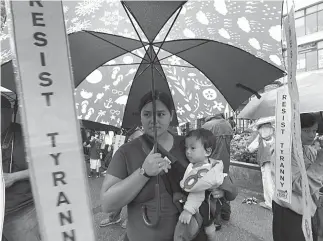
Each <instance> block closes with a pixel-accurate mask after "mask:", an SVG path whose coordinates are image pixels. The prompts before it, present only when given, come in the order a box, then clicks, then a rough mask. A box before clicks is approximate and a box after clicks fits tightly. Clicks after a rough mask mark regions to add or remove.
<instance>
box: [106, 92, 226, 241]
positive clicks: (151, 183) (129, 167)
mask: <svg viewBox="0 0 323 241" xmlns="http://www.w3.org/2000/svg"><path fill="white" fill-rule="evenodd" d="M155 96H156V112H157V116H156V128H157V136H158V137H157V140H158V143H159V144H160V145H161V146H162V147H163V148H164V149H166V151H169V152H170V153H171V154H172V155H174V156H176V157H177V158H178V159H182V160H185V163H186V165H188V161H187V159H186V157H185V149H184V148H183V146H182V143H183V142H182V141H183V137H180V136H173V135H171V134H170V133H169V132H168V131H167V130H168V127H169V124H170V122H171V120H172V118H173V115H172V113H173V109H172V100H171V98H170V97H169V96H168V95H167V94H165V93H161V92H158V91H156V95H155ZM152 101H153V100H152V93H148V94H146V95H145V96H144V97H143V98H142V100H141V103H140V106H139V110H140V116H141V123H142V126H143V129H144V133H145V134H146V135H149V136H153V131H154V128H153V117H152V113H153V105H152ZM145 153H146V152H145V151H144V150H143V146H142V141H141V139H140V138H137V139H135V140H133V141H131V142H128V143H126V144H124V145H123V146H121V147H120V148H119V149H118V151H117V152H116V153H115V155H114V156H113V159H112V161H111V163H110V166H109V168H108V174H107V176H106V178H105V180H104V183H103V186H102V192H101V195H102V208H103V211H104V212H114V211H117V210H119V209H121V208H122V207H124V206H126V205H127V209H128V224H127V236H126V238H125V240H130V241H141V240H145V241H172V240H173V234H174V230H175V226H176V223H177V221H178V217H179V211H178V209H177V207H176V206H175V204H174V203H173V200H172V199H173V197H172V195H171V194H170V193H168V191H167V187H166V185H165V184H164V182H163V179H162V178H160V199H161V212H160V221H159V223H158V226H157V227H154V228H151V227H148V226H146V224H145V223H144V221H143V218H142V206H143V205H145V206H146V207H147V215H148V218H150V219H154V217H155V216H156V213H155V212H156V199H155V198H154V195H155V194H154V188H155V184H156V176H157V175H158V174H159V173H161V171H165V172H168V170H169V172H173V173H176V174H177V175H176V176H177V178H178V183H179V181H180V180H181V178H182V177H183V175H184V172H185V169H186V167H183V166H181V164H178V163H177V162H176V163H175V164H173V165H172V167H171V166H170V165H169V163H168V162H167V161H166V159H164V158H162V157H161V154H159V153H153V151H151V152H150V153H149V155H147V154H145ZM173 176H174V175H173ZM213 194H214V195H215V196H217V197H221V196H223V195H224V192H223V191H222V190H219V191H218V192H217V193H213ZM195 240H199V241H204V240H206V236H205V234H204V233H200V234H199V235H198V236H197V237H196V239H195Z"/></svg>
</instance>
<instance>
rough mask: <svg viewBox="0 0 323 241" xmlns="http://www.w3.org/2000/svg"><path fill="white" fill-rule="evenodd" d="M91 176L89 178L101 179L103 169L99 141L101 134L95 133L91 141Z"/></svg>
mask: <svg viewBox="0 0 323 241" xmlns="http://www.w3.org/2000/svg"><path fill="white" fill-rule="evenodd" d="M89 145H90V169H91V170H90V174H89V178H91V177H93V176H95V177H96V178H98V177H100V167H101V141H100V139H99V133H98V132H95V133H94V136H91V139H90V144H89Z"/></svg>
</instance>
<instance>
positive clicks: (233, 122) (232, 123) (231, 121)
mask: <svg viewBox="0 0 323 241" xmlns="http://www.w3.org/2000/svg"><path fill="white" fill-rule="evenodd" d="M228 121H229V123H230V125H231V127H232V130H235V128H236V123H235V121H234V119H233V116H230V117H229V119H228Z"/></svg>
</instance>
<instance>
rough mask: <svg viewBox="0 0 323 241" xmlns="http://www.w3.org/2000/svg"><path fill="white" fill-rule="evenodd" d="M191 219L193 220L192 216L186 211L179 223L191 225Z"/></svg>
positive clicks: (180, 217)
mask: <svg viewBox="0 0 323 241" xmlns="http://www.w3.org/2000/svg"><path fill="white" fill-rule="evenodd" d="M191 218H192V214H191V213H190V212H189V211H187V210H185V209H184V210H183V212H182V213H181V215H180V216H179V221H180V222H181V223H184V224H189V223H190V221H191Z"/></svg>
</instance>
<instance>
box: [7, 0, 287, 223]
mask: <svg viewBox="0 0 323 241" xmlns="http://www.w3.org/2000/svg"><path fill="white" fill-rule="evenodd" d="M43 4H50V2H48V1H47V2H46V1H44V2H43ZM281 8H282V2H281V1H268V2H265V3H264V2H263V1H262V2H260V1H248V2H247V1H225V0H217V1H122V2H119V1H107V0H91V1H87V0H85V1H66V2H65V6H64V13H65V17H66V18H65V22H66V26H67V32H68V33H70V36H69V42H70V51H71V58H72V65H73V71H74V77H75V86H76V87H77V89H76V91H75V99H76V102H77V103H76V108H77V110H78V115H79V116H78V117H79V118H84V119H86V120H90V121H96V122H101V123H105V124H110V125H114V126H117V127H120V126H122V127H132V126H134V125H138V124H140V118H139V114H138V113H137V111H136V110H137V107H138V105H139V100H140V98H141V97H142V96H143V95H144V94H145V93H147V92H148V91H150V90H153V92H154V89H158V90H161V91H163V92H166V93H168V94H169V95H171V96H172V97H173V101H174V108H175V107H176V114H177V118H176V119H175V123H174V124H177V122H178V121H180V122H187V121H193V120H195V119H196V118H197V117H202V116H204V115H210V114H215V113H216V112H217V111H222V108H224V104H223V103H224V98H223V97H225V99H226V100H227V102H228V103H229V104H230V105H231V107H232V108H233V109H236V108H237V107H238V106H239V105H240V104H241V103H242V102H243V101H245V100H246V99H247V98H248V97H250V96H251V95H252V94H254V93H255V92H256V91H257V90H259V89H261V88H263V87H264V86H265V85H267V84H269V83H270V82H272V81H274V80H276V79H278V78H280V77H282V76H283V74H284V72H283V66H282V53H281V42H280V41H281V36H280V35H281V26H280V25H281V15H282V10H281ZM1 40H4V43H5V41H7V40H8V34H7V35H6V34H5V31H4V32H2V35H1ZM2 46H4V45H2ZM10 55H11V53H10V50H9V49H8V48H2V49H1V61H3V60H4V61H5V60H6V59H10V57H11V56H10ZM102 65H103V66H102ZM99 66H102V67H100V68H99V69H97V68H98V67H99ZM90 73H91V74H90ZM89 74H90V75H89ZM1 77H2V80H3V81H2V85H3V86H4V87H5V88H8V89H11V90H14V85H13V83H14V80H13V75H12V66H11V63H10V62H8V63H7V64H4V65H2V76H1ZM83 80H84V81H83ZM215 87H216V88H217V89H216V88H215ZM153 106H155V105H153ZM154 109H156V108H154ZM154 111H155V110H154ZM153 116H154V122H155V121H156V119H155V117H156V115H155V113H154V114H153ZM156 134H157V133H156V130H155V140H156ZM154 150H155V151H156V143H155V145H154ZM155 192H156V193H155V196H156V200H157V213H156V217H157V218H156V219H155V220H154V221H153V222H150V221H149V220H148V217H147V215H146V213H145V212H144V213H143V218H144V220H145V223H146V224H147V225H149V226H156V225H157V224H158V221H159V212H160V201H161V200H160V197H159V176H157V184H156V188H155Z"/></svg>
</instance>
